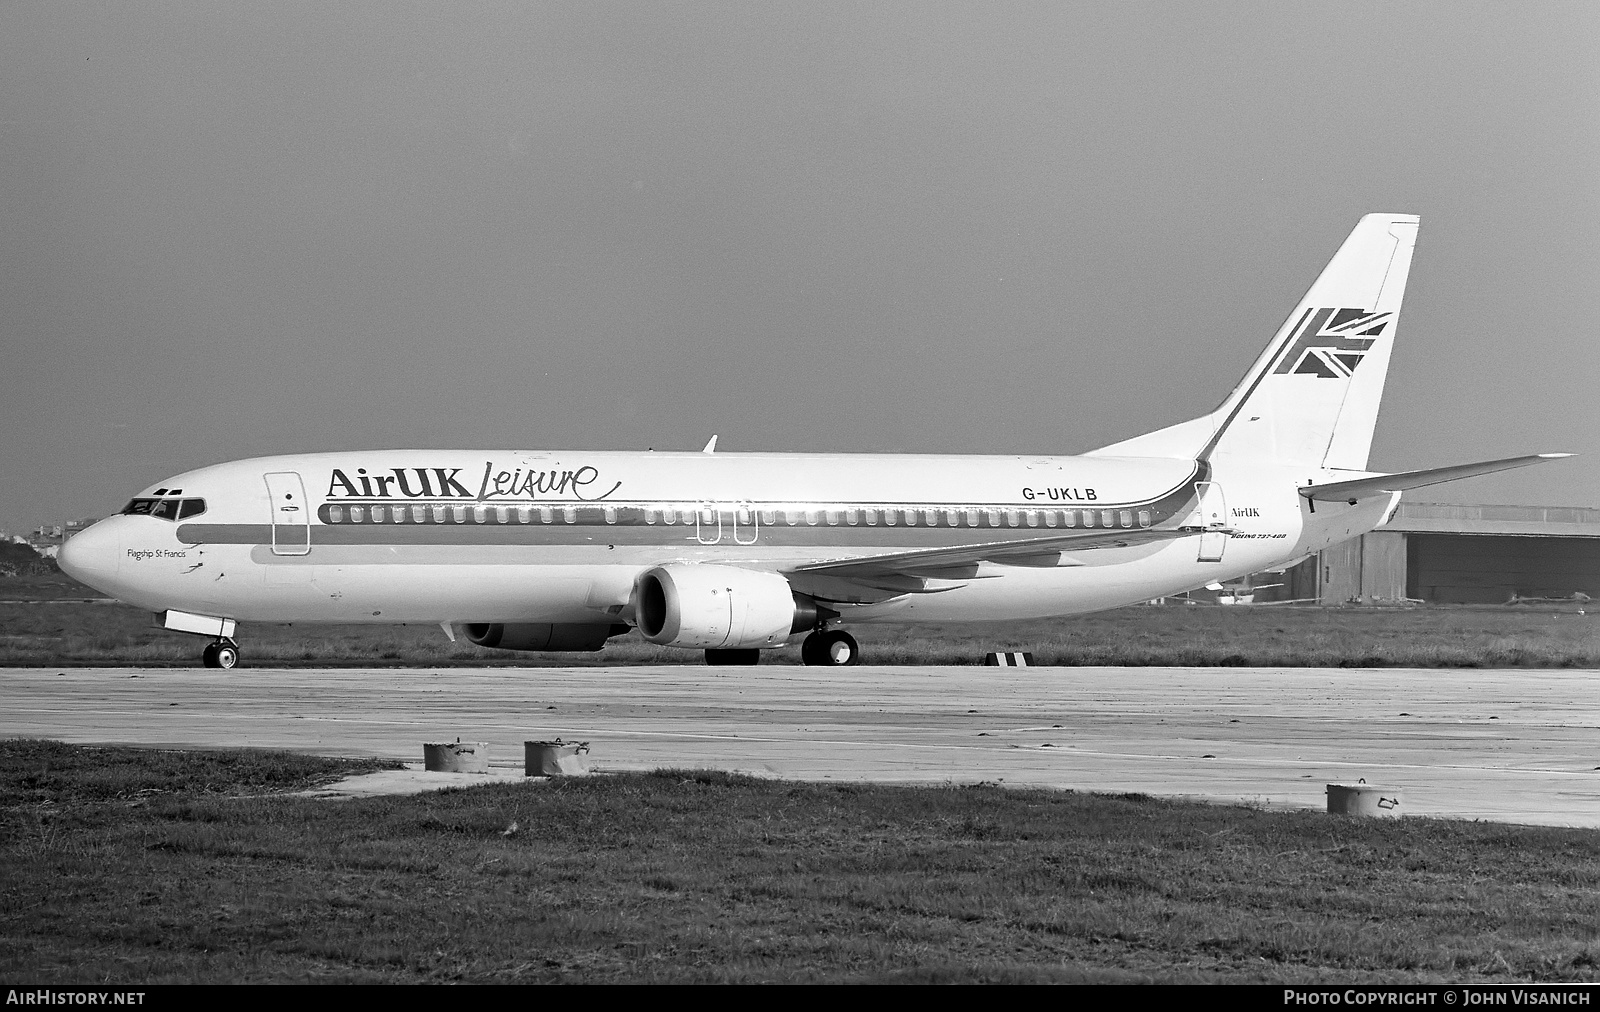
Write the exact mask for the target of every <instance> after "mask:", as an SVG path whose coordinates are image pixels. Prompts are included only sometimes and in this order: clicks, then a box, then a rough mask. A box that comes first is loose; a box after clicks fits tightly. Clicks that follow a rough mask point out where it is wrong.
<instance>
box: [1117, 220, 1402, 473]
mask: <svg viewBox="0 0 1600 1012" xmlns="http://www.w3.org/2000/svg"><path fill="white" fill-rule="evenodd" d="M1419 221H1420V219H1418V218H1417V217H1416V216H1415V215H1410V214H1369V215H1366V216H1365V217H1363V218H1362V219H1361V220H1360V221H1359V222H1357V223H1356V227H1355V230H1354V231H1352V232H1351V233H1350V237H1349V238H1347V239H1346V240H1345V241H1344V245H1343V246H1340V247H1339V252H1338V253H1335V254H1334V257H1333V259H1332V260H1331V261H1329V263H1328V266H1327V267H1326V268H1324V269H1323V271H1322V275H1321V276H1320V277H1318V278H1317V281H1316V283H1315V284H1313V285H1312V286H1311V289H1310V291H1308V292H1306V294H1305V297H1304V298H1302V299H1301V300H1300V305H1299V306H1297V307H1296V308H1295V311H1294V312H1293V313H1291V314H1290V316H1289V318H1288V319H1287V320H1285V321H1284V324H1283V326H1282V327H1280V328H1279V329H1278V333H1277V335H1276V336H1274V337H1273V339H1272V343H1271V344H1269V345H1268V346H1267V349H1266V350H1265V351H1263V352H1262V353H1261V357H1260V358H1258V359H1256V362H1255V364H1254V365H1252V366H1251V367H1250V371H1249V372H1248V373H1246V374H1245V377H1244V379H1242V380H1240V382H1239V385H1238V386H1237V387H1235V388H1234V390H1233V393H1231V394H1229V395H1228V399H1227V400H1225V401H1223V402H1222V405H1221V406H1220V407H1219V408H1217V409H1216V410H1215V411H1213V412H1211V413H1210V414H1209V415H1204V416H1202V417H1200V418H1195V419H1192V420H1190V421H1187V422H1181V423H1179V424H1177V425H1173V426H1169V427H1167V428H1165V429H1160V430H1158V431H1156V432H1151V433H1147V434H1145V435H1143V436H1136V437H1134V438H1133V439H1127V440H1123V441H1122V442H1120V443H1114V444H1112V445H1110V446H1106V447H1102V448H1101V449H1098V450H1095V451H1092V452H1093V455H1095V456H1160V457H1193V458H1198V459H1210V458H1212V457H1223V456H1240V457H1249V458H1251V459H1253V460H1259V461H1264V462H1275V463H1285V464H1308V465H1311V466H1313V467H1325V468H1338V469H1347V470H1353V471H1363V470H1366V466H1367V454H1368V451H1369V450H1370V449H1371V446H1372V430H1373V428H1374V427H1375V426H1376V425H1377V422H1378V403H1379V401H1380V400H1382V398H1383V382H1384V379H1385V377H1386V376H1387V374H1388V371H1389V352H1390V349H1392V348H1393V347H1394V336H1395V329H1396V327H1397V326H1398V323H1399V318H1400V301H1401V298H1402V297H1403V296H1404V294H1405V288H1406V276H1407V275H1408V274H1409V273H1410V270H1411V251H1412V248H1413V247H1414V246H1415V244H1416V241H1417V226H1418V222H1419Z"/></svg>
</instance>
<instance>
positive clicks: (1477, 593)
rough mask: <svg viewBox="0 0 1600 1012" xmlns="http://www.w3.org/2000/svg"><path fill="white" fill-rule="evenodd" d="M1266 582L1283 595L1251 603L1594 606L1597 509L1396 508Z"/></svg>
mask: <svg viewBox="0 0 1600 1012" xmlns="http://www.w3.org/2000/svg"><path fill="white" fill-rule="evenodd" d="M1272 579H1273V580H1281V581H1282V582H1283V586H1282V587H1275V588H1272V589H1271V590H1270V591H1265V592H1262V593H1258V594H1257V595H1256V598H1255V599H1256V600H1257V601H1264V600H1314V601H1318V602H1321V603H1323V604H1344V603H1351V602H1353V603H1363V604H1372V603H1380V602H1384V601H1402V600H1412V601H1429V602H1436V603H1440V604H1506V603H1508V602H1511V601H1515V600H1523V599H1549V598H1558V599H1573V598H1577V599H1579V600H1582V599H1584V598H1586V597H1591V596H1600V509H1591V508H1586V507H1573V506H1453V505H1445V504H1440V503H1423V502H1418V503H1411V502H1402V503H1401V504H1400V508H1399V509H1398V510H1396V511H1395V515H1394V516H1393V517H1392V518H1390V521H1389V522H1388V523H1387V524H1385V525H1383V526H1382V527H1380V528H1378V529H1377V530H1375V531H1372V532H1371V533H1369V534H1364V535H1362V536H1361V537H1359V538H1355V539H1353V540H1350V541H1347V542H1345V543H1344V544H1341V545H1334V546H1333V547H1332V548H1330V549H1328V550H1326V551H1323V552H1319V553H1317V555H1315V556H1313V557H1312V558H1310V559H1307V560H1306V561H1305V562H1303V563H1301V564H1300V565H1298V566H1296V567H1294V568H1293V569H1291V570H1289V571H1288V572H1286V573H1284V574H1282V575H1281V576H1277V577H1273V578H1272ZM1255 582H1256V583H1257V584H1258V585H1259V584H1260V583H1266V582H1272V581H1269V580H1267V579H1264V578H1262V579H1257V580H1256V581H1255Z"/></svg>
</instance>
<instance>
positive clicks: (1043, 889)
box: [0, 741, 1600, 983]
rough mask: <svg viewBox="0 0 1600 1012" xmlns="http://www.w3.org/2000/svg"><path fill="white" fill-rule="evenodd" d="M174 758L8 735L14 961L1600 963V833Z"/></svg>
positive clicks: (17, 973) (762, 973)
mask: <svg viewBox="0 0 1600 1012" xmlns="http://www.w3.org/2000/svg"><path fill="white" fill-rule="evenodd" d="M161 755H170V754H167V753H150V752H141V751H139V750H132V749H100V750H89V749H76V748H69V747H67V746H62V745H59V744H54V743H41V742H27V741H9V742H0V801H3V806H4V810H5V812H6V818H5V820H4V823H3V836H0V897H3V904H4V910H5V912H6V916H4V917H3V918H0V978H4V979H5V980H7V981H24V980H25V981H28V982H32V983H48V982H57V983H79V982H91V981H102V980H104V981H117V982H128V983H133V982H140V983H160V982H224V981H229V982H232V981H355V982H391V983H410V982H425V981H470V982H495V981H499V982H554V981H568V982H669V981H670V982H712V981H722V982H754V981H909V982H935V981H940V982H943V981H948V982H977V981H1009V982H1035V981H1038V982H1043V981H1164V982H1184V981H1233V982H1294V983H1311V982H1330V981H1333V982H1341V983H1348V982H1356V981H1387V982H1428V981H1440V980H1449V981H1488V982H1502V983H1507V982H1514V981H1556V980H1562V981H1571V980H1581V981H1593V980H1596V979H1597V977H1600V970H1597V967H1600V928H1597V924H1596V919H1595V916H1594V912H1595V909H1596V898H1597V895H1600V834H1597V833H1595V832H1593V831H1587V830H1561V829H1538V828H1523V827H1511V826H1500V825H1488V824H1477V823H1461V822H1443V821H1431V820H1419V819H1409V820H1397V821H1387V820H1352V819H1345V818H1338V817H1332V816H1326V815H1321V814H1317V813H1307V812H1299V813H1283V812H1265V811H1254V810H1249V809H1238V808H1223V807H1214V806H1204V805H1193V804H1185V803H1180V802H1170V801H1160V800H1155V799H1151V798H1148V797H1144V796H1138V795H1132V796H1121V797H1108V796H1095V795H1083V794H1073V793H1070V792H1053V791H1038V790H1015V789H1000V788H997V787H989V786H978V787H961V788H954V787H951V788H910V787H893V786H868V785H818V784H797V783H788V782H775V781H766V780H757V779H751V778H747V777H740V776H730V775H725V774H721V773H715V772H707V771H684V770H660V771H657V772H655V773H651V774H632V775H622V776H614V777H592V778H584V779H574V780H565V781H558V782H538V781H530V782H526V783H521V784H503V785H489V786H484V787H475V788H468V789H464V790H451V791H444V792H439V793H432V794H426V795H421V796H416V797H401V798H379V799H370V800H358V801H343V802H330V801H318V800H312V799H307V798H296V797H287V796H281V795H279V796H261V794H260V790H259V788H260V787H261V785H262V782H263V780H265V781H267V782H270V783H276V784H278V785H279V786H281V787H287V786H288V785H289V784H290V783H291V782H307V781H308V779H310V780H314V779H316V778H317V777H319V776H324V775H328V774H331V773H333V772H335V771H336V767H335V766H334V765H333V764H332V763H330V762H329V761H325V760H315V759H305V758H300V757H287V756H279V757H268V756H265V755H259V754H258V757H257V758H255V759H253V760H251V761H250V762H244V763H240V762H230V761H228V760H227V759H225V758H224V759H218V758H217V757H215V756H209V755H205V754H194V755H191V756H189V757H186V759H185V760H184V761H182V762H172V761H167V760H160V759H154V758H153V757H154V756H161ZM274 762H281V763H282V764H283V766H284V770H283V772H282V775H281V776H277V775H269V776H265V777H264V776H263V774H262V770H263V764H265V765H271V764H272V763H274ZM41 764H48V765H49V769H50V772H48V773H47V774H45V775H43V776H40V775H39V772H38V771H39V768H40V766H41ZM319 766H320V770H319V769H318V767H319ZM191 767H193V768H206V769H208V771H209V773H208V775H207V777H206V778H205V779H204V782H203V784H197V781H196V779H195V778H194V776H193V775H192V772H191V769H190V768H191ZM152 770H164V771H165V772H162V773H153V772H151V771H152ZM169 775H170V779H166V778H167V777H168V776H169ZM94 783H98V784H101V785H104V784H126V786H129V787H131V786H132V785H134V784H136V783H138V784H151V785H155V784H161V785H163V786H159V787H155V786H150V787H140V788H138V791H152V790H159V791H161V792H162V793H148V794H139V793H137V792H136V793H134V794H131V795H130V794H129V793H128V792H127V790H126V787H118V788H117V789H115V790H110V789H108V788H106V787H105V786H90V785H91V784H94ZM234 795H238V796H234Z"/></svg>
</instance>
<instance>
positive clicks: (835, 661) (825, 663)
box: [207, 629, 861, 667]
mask: <svg viewBox="0 0 1600 1012" xmlns="http://www.w3.org/2000/svg"><path fill="white" fill-rule="evenodd" d="M760 660H761V651H760V650H707V651H706V663H707V664H709V665H711V666H712V667H720V666H723V665H735V664H756V663H759V662H760ZM800 660H801V661H803V662H805V663H806V664H809V665H812V666H816V667H847V666H849V665H852V664H860V663H861V647H860V645H859V644H857V643H856V638H855V637H854V636H852V635H850V634H849V633H847V632H845V631H844V630H843V629H818V630H817V631H816V632H814V633H812V634H811V635H809V636H807V637H806V638H805V639H803V640H801V641H800ZM207 663H208V664H209V663H210V662H209V661H208V662H207Z"/></svg>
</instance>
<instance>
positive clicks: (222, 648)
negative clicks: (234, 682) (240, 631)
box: [200, 643, 239, 671]
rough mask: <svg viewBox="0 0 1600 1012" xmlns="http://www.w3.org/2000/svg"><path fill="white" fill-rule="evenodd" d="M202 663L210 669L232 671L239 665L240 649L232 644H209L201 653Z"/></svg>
mask: <svg viewBox="0 0 1600 1012" xmlns="http://www.w3.org/2000/svg"><path fill="white" fill-rule="evenodd" d="M200 663H202V664H204V665H205V666H206V667H208V668H221V669H222V670H224V671H229V670H232V669H233V668H234V667H236V666H237V665H238V663H239V648H238V647H236V646H234V645H233V644H232V643H207V644H206V648H205V649H204V650H202V651H200Z"/></svg>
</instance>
